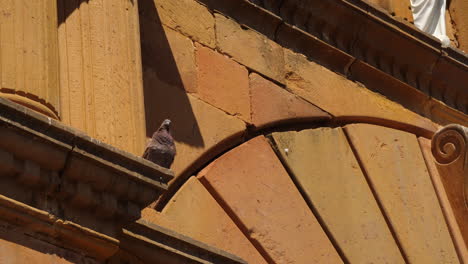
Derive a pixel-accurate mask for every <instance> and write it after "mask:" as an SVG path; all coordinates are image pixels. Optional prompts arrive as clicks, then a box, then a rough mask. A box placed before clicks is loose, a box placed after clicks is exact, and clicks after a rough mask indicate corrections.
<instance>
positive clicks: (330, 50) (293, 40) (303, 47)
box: [276, 23, 354, 74]
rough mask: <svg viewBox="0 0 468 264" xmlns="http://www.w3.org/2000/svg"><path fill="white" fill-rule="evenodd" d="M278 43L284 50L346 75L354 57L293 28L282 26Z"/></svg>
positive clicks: (287, 25) (277, 36) (277, 39)
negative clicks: (299, 54) (291, 51)
mask: <svg viewBox="0 0 468 264" xmlns="http://www.w3.org/2000/svg"><path fill="white" fill-rule="evenodd" d="M276 41H277V42H278V44H280V45H281V46H283V47H284V48H287V49H290V50H293V51H294V52H297V53H301V54H304V55H305V56H306V57H308V58H309V59H310V60H313V61H315V62H317V63H319V64H320V65H322V66H324V67H326V68H328V69H330V70H332V71H334V72H339V73H342V74H346V71H347V70H348V67H349V65H350V64H351V63H352V61H353V60H354V57H352V56H351V55H349V54H347V53H346V52H343V51H341V50H340V49H338V48H336V47H334V46H332V45H329V44H326V43H325V42H323V41H321V40H320V39H318V38H317V37H315V36H314V35H312V34H310V33H308V32H306V31H304V30H302V29H299V28H297V27H295V26H291V25H289V24H287V23H284V24H281V25H280V26H279V27H278V30H277V31H276Z"/></svg>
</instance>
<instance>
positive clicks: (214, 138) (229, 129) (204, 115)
mask: <svg viewBox="0 0 468 264" xmlns="http://www.w3.org/2000/svg"><path fill="white" fill-rule="evenodd" d="M144 75H145V79H144V80H145V100H146V102H145V105H146V118H147V120H149V122H150V123H151V125H150V126H147V127H148V130H147V136H148V137H150V136H151V134H152V133H153V132H154V130H155V129H156V128H157V126H159V124H160V123H161V122H162V120H164V119H165V118H170V119H171V120H172V131H173V136H174V139H175V141H176V148H177V156H176V158H175V161H174V164H173V165H172V167H171V169H172V170H174V172H175V174H176V176H178V175H180V174H181V173H182V172H184V171H185V170H187V169H189V168H191V167H197V166H196V163H197V162H201V164H203V163H204V162H206V160H204V161H201V160H200V159H201V158H202V156H203V155H206V153H209V154H211V155H216V150H218V148H219V149H223V148H224V147H226V144H228V143H229V140H230V139H233V138H236V137H239V138H241V136H242V133H243V132H244V131H245V123H244V122H242V121H241V120H240V119H238V118H236V117H233V116H231V115H228V114H226V113H225V112H223V111H221V110H219V109H217V108H215V107H213V106H211V105H209V104H207V103H205V102H203V101H202V100H200V99H198V98H196V97H194V96H192V95H191V94H187V93H185V91H183V90H182V89H178V88H177V87H174V86H171V85H169V84H167V83H165V82H162V81H161V80H160V79H159V78H158V75H157V74H156V73H155V72H154V71H152V69H150V68H148V69H146V71H145V72H144ZM221 124H222V125H221ZM205 158H206V157H205ZM201 164H198V165H201Z"/></svg>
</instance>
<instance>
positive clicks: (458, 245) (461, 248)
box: [418, 137, 468, 263]
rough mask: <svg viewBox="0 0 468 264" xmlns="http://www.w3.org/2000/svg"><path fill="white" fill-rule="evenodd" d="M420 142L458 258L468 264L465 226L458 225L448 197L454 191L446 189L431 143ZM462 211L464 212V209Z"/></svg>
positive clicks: (423, 139) (425, 140) (466, 215)
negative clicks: (464, 234) (464, 235)
mask: <svg viewBox="0 0 468 264" xmlns="http://www.w3.org/2000/svg"><path fill="white" fill-rule="evenodd" d="M418 141H419V145H420V146H421V151H422V154H423V156H424V160H425V161H426V165H427V169H428V170H429V175H430V176H431V179H432V183H433V184H434V189H435V190H436V193H437V197H438V198H439V202H440V205H441V207H442V210H443V212H444V216H445V220H446V221H447V226H448V228H449V230H450V235H451V236H452V239H453V242H454V245H455V249H456V250H457V253H458V256H459V258H460V262H462V263H468V247H467V246H466V245H467V244H466V243H465V240H464V239H463V233H462V231H461V228H463V227H464V225H463V222H461V225H460V226H459V225H458V223H457V219H456V216H455V214H454V208H453V207H452V205H451V204H450V200H449V196H448V193H450V192H451V191H453V190H450V191H448V190H446V189H445V187H444V183H443V181H442V178H441V174H440V173H439V171H438V170H437V165H436V162H435V160H434V158H433V156H432V153H431V141H430V140H429V139H426V138H422V137H420V138H418ZM449 177H450V176H449ZM451 180H452V179H451ZM462 210H464V208H463V209H462ZM459 217H460V215H459ZM466 217H468V214H465V215H464V216H461V218H462V219H464V218H466ZM465 229H466V227H465Z"/></svg>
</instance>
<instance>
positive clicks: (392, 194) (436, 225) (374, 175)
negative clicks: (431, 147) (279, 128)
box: [345, 124, 459, 264]
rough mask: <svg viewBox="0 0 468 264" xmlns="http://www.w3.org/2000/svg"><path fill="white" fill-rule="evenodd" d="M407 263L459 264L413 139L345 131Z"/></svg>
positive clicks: (371, 130)
mask: <svg viewBox="0 0 468 264" xmlns="http://www.w3.org/2000/svg"><path fill="white" fill-rule="evenodd" d="M345 128H346V131H347V133H348V135H349V137H350V140H351V144H352V145H353V146H354V148H355V149H356V152H357V156H358V158H359V159H360V161H361V164H362V165H363V168H364V170H365V171H366V173H367V176H368V179H369V182H370V185H371V186H372V187H373V188H374V191H375V193H376V196H377V199H379V200H380V203H381V205H382V208H383V211H384V213H385V214H386V215H387V217H388V219H389V223H390V225H391V227H392V228H393V230H394V232H395V235H396V237H397V239H398V240H399V242H400V244H401V247H402V250H403V251H404V252H405V254H406V256H407V258H408V261H409V262H411V263H428V264H429V263H434V264H435V263H459V261H458V258H457V254H456V251H455V248H454V245H453V242H452V240H451V238H450V235H449V232H448V229H447V224H446V222H445V219H444V217H443V214H442V210H441V207H440V204H439V201H438V200H437V196H436V193H435V190H434V187H433V185H432V182H431V178H430V176H429V174H428V170H427V167H426V164H425V162H424V159H423V156H422V153H421V149H420V147H419V145H418V141H417V139H416V137H415V136H414V135H412V134H410V133H407V132H403V131H399V130H395V129H391V128H385V127H380V126H375V125H367V124H355V125H348V126H346V127H345Z"/></svg>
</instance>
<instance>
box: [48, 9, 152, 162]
mask: <svg viewBox="0 0 468 264" xmlns="http://www.w3.org/2000/svg"><path fill="white" fill-rule="evenodd" d="M58 5H59V6H58V15H59V21H60V23H58V40H59V47H58V51H54V52H59V54H60V55H59V58H60V63H59V66H60V107H61V108H60V109H61V114H62V115H61V121H62V122H63V123H65V124H66V125H69V126H72V127H74V128H77V129H80V130H82V131H85V132H86V133H87V134H89V135H90V136H92V137H94V138H97V139H99V140H102V141H104V142H106V143H108V144H111V145H113V146H116V147H118V148H120V149H124V150H126V151H128V152H131V153H133V154H135V155H139V154H140V153H141V152H142V151H143V150H144V148H145V115H144V114H145V113H144V105H143V103H144V98H143V87H142V85H143V83H142V77H141V75H142V69H141V53H140V31H139V26H138V22H139V20H138V13H137V10H138V7H137V5H136V4H134V3H132V1H124V2H122V3H119V2H116V1H114V0H103V1H81V2H79V1H67V0H60V1H58ZM54 30H56V29H54Z"/></svg>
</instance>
